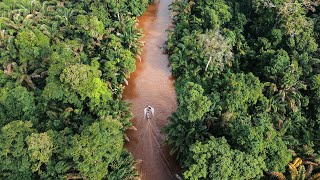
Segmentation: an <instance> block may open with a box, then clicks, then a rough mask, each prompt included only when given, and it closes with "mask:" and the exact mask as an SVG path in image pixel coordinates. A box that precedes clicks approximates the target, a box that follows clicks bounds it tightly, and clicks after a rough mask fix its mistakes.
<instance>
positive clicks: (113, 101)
mask: <svg viewBox="0 0 320 180" xmlns="http://www.w3.org/2000/svg"><path fill="white" fill-rule="evenodd" d="M150 2H151V1H150V0H130V1H127V0H98V1H95V0H81V1H76V0H70V1H59V0H52V1H45V0H19V1H18V0H1V1H0V15H1V17H0V64H1V67H0V179H10V180H13V179H15V180H16V179H23V180H28V179H108V180H113V179H114V180H120V179H132V178H134V177H136V176H137V172H136V171H135V169H134V167H133V165H134V160H133V157H132V156H131V155H130V154H129V153H128V152H127V151H126V150H124V148H123V144H124V131H125V130H126V129H127V128H128V127H130V126H131V123H130V121H129V120H130V118H131V113H130V111H129V108H128V107H129V106H128V104H126V103H125V102H124V101H122V100H121V98H122V91H123V88H124V85H123V84H125V82H126V78H128V76H129V74H130V73H131V72H133V71H134V70H135V56H136V55H137V54H139V52H140V47H141V44H140V43H139V41H138V40H139V38H140V37H141V30H139V29H137V28H136V25H135V24H136V16H138V15H141V14H142V13H143V12H144V11H145V9H146V7H147V6H148V4H149V3H150Z"/></svg>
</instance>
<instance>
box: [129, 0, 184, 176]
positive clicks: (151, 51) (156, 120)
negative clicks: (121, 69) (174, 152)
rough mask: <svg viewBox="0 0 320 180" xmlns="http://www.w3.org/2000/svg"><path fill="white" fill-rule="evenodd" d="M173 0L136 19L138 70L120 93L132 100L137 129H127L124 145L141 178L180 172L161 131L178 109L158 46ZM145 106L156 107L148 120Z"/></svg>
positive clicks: (164, 0) (165, 0)
mask: <svg viewBox="0 0 320 180" xmlns="http://www.w3.org/2000/svg"><path fill="white" fill-rule="evenodd" d="M172 1H173V0H161V1H157V2H155V3H154V4H152V5H150V6H149V8H148V9H147V11H146V12H145V13H144V14H143V15H142V16H140V17H139V18H138V20H139V27H140V28H142V29H143V31H144V37H143V38H142V39H141V41H143V42H144V43H145V44H144V47H143V49H142V54H141V59H142V62H140V61H139V60H137V61H136V65H137V70H136V71H135V72H134V73H132V74H131V78H130V79H129V85H128V86H127V87H126V88H125V91H124V94H123V99H124V100H125V101H127V102H129V103H131V111H132V113H133V115H134V118H133V119H132V122H133V124H134V126H135V127H136V128H137V129H138V130H137V131H133V130H128V131H127V132H126V134H127V136H128V137H129V139H130V142H129V143H126V144H125V147H126V148H127V149H128V150H129V151H130V152H132V153H133V155H134V157H135V159H136V160H141V162H140V163H139V164H138V165H137V168H138V170H139V172H140V177H141V179H143V180H170V179H176V178H175V174H176V173H177V172H178V171H179V166H178V165H177V162H176V161H175V160H174V158H173V157H172V156H170V155H169V151H170V149H169V147H168V146H167V145H165V144H164V140H165V136H164V134H162V133H161V132H160V129H161V128H162V127H163V126H165V125H166V124H167V123H168V117H169V116H170V115H171V113H172V112H174V111H175V110H176V108H177V97H176V93H175V89H174V79H173V78H172V75H171V71H170V67H169V66H168V65H169V60H168V56H167V55H166V54H164V53H163V49H162V48H161V47H162V45H163V44H164V43H165V41H166V40H167V32H166V30H167V29H168V28H169V27H170V26H171V19H170V11H169V10H168V6H169V4H171V3H172ZM148 105H151V106H152V107H154V109H155V116H154V117H153V119H151V120H150V121H147V120H145V119H143V110H144V108H145V107H147V106H148Z"/></svg>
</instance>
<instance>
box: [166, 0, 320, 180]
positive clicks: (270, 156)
mask: <svg viewBox="0 0 320 180" xmlns="http://www.w3.org/2000/svg"><path fill="white" fill-rule="evenodd" d="M318 5H319V1H316V0H176V1H175V2H174V3H173V4H172V5H171V9H172V10H173V13H174V14H173V18H174V23H175V29H174V30H173V31H172V32H170V34H169V40H168V43H167V50H168V53H169V55H170V61H171V63H172V70H173V74H174V76H175V77H176V78H177V80H176V90H177V93H178V99H179V107H178V109H177V111H176V112H175V113H173V115H172V116H171V118H170V120H171V122H170V124H169V125H168V126H167V127H166V128H165V132H166V133H167V135H168V138H167V142H168V143H169V144H170V145H171V146H172V153H173V154H176V156H177V158H178V159H179V161H180V163H181V165H182V170H183V172H182V176H183V178H184V179H192V180H196V179H281V180H282V179H293V180H298V179H299V180H303V179H310V180H315V179H320V174H319V172H320V169H319V163H320V156H319V154H320V138H319V137H320V102H319V100H320V59H319V58H320V57H319V55H320V54H319V52H320V51H319V43H320V41H319V35H320V16H319V12H320V7H319V6H318Z"/></svg>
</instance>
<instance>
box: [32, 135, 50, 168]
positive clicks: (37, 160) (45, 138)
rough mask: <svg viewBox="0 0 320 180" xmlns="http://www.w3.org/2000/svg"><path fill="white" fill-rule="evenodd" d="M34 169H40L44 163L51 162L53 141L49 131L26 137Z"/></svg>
mask: <svg viewBox="0 0 320 180" xmlns="http://www.w3.org/2000/svg"><path fill="white" fill-rule="evenodd" d="M26 142H27V145H28V151H29V152H30V154H29V156H30V161H31V162H32V164H33V166H32V171H33V172H35V171H39V170H40V167H41V165H42V164H46V163H48V162H49V160H50V159H51V156H52V148H53V143H52V139H51V137H50V136H49V135H48V133H32V134H31V135H30V136H28V137H27V138H26Z"/></svg>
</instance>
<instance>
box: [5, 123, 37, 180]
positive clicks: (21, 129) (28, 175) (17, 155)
mask: <svg viewBox="0 0 320 180" xmlns="http://www.w3.org/2000/svg"><path fill="white" fill-rule="evenodd" d="M32 132H34V129H33V128H32V123H31V122H30V121H27V122H23V121H12V122H11V123H9V124H7V125H5V126H3V127H2V128H1V133H0V157H1V161H0V167H1V169H0V170H1V171H0V177H1V178H4V179H32V170H31V168H30V167H31V165H32V161H31V159H30V156H29V150H28V149H27V148H26V147H27V142H26V138H27V137H28V136H29V135H31V133H32Z"/></svg>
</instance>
